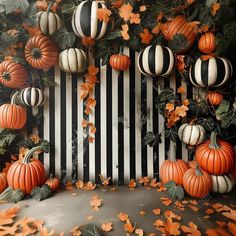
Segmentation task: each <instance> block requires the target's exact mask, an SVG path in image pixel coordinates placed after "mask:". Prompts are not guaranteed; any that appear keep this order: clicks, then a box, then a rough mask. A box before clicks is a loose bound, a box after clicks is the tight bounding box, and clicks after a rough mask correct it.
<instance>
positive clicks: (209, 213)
mask: <svg viewBox="0 0 236 236" xmlns="http://www.w3.org/2000/svg"><path fill="white" fill-rule="evenodd" d="M205 212H206V213H207V214H208V215H211V214H213V213H214V212H215V211H214V210H213V209H211V208H208V209H206V210H205Z"/></svg>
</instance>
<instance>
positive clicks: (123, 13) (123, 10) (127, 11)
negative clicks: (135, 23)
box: [119, 3, 133, 21]
mask: <svg viewBox="0 0 236 236" xmlns="http://www.w3.org/2000/svg"><path fill="white" fill-rule="evenodd" d="M132 11H133V7H132V6H131V5H130V4H129V3H128V4H124V5H122V6H121V7H120V8H119V15H120V17H121V18H122V19H123V20H124V21H129V19H130V17H131V13H132Z"/></svg>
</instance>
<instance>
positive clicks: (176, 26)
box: [162, 15, 197, 54]
mask: <svg viewBox="0 0 236 236" xmlns="http://www.w3.org/2000/svg"><path fill="white" fill-rule="evenodd" d="M189 23H190V22H188V21H187V20H186V18H185V17H184V16H183V15H178V16H176V17H175V18H174V19H173V20H171V21H169V22H167V23H165V24H164V25H163V28H162V33H163V35H164V37H165V39H166V40H168V41H170V40H172V39H173V37H174V36H175V35H176V34H182V35H184V36H185V37H186V39H187V41H188V46H187V47H186V48H184V49H182V50H181V51H179V52H178V53H179V54H182V53H185V52H187V51H188V50H189V49H190V48H191V47H192V46H193V44H194V42H195V40H196V36H197V31H196V29H195V26H194V25H193V24H189Z"/></svg>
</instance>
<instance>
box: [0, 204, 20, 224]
mask: <svg viewBox="0 0 236 236" xmlns="http://www.w3.org/2000/svg"><path fill="white" fill-rule="evenodd" d="M19 210H20V207H19V206H16V207H12V208H9V209H6V210H2V211H1V212H0V225H9V224H11V223H13V219H14V218H15V217H16V215H17V213H18V212H19Z"/></svg>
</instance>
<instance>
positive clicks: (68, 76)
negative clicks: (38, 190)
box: [66, 73, 73, 180]
mask: <svg viewBox="0 0 236 236" xmlns="http://www.w3.org/2000/svg"><path fill="white" fill-rule="evenodd" d="M72 141H73V140H72V78H71V74H68V73H67V74H66V177H67V180H71V178H72V145H73V142H72Z"/></svg>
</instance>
